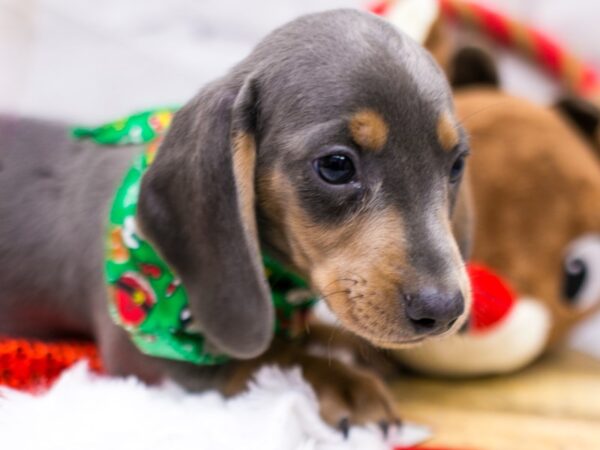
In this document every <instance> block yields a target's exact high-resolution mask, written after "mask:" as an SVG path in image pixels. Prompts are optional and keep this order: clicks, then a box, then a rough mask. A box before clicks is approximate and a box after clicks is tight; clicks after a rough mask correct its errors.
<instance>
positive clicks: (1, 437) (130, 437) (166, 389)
mask: <svg viewBox="0 0 600 450" xmlns="http://www.w3.org/2000/svg"><path fill="white" fill-rule="evenodd" d="M427 436H428V431H427V430H426V429H425V428H423V427H419V426H415V425H405V426H404V427H402V429H401V430H394V432H393V433H392V436H391V437H390V438H388V440H387V442H386V441H384V439H383V436H382V434H381V432H380V430H379V429H378V428H377V427H375V426H373V427H365V428H353V429H352V430H351V431H350V435H349V437H348V439H344V438H343V437H342V435H341V434H340V433H338V432H337V431H335V430H333V429H332V428H330V427H328V426H327V425H326V424H325V423H324V422H323V421H322V420H321V419H320V417H319V414H318V405H317V401H316V398H315V395H314V393H313V391H312V389H311V388H310V386H309V385H308V384H306V382H305V381H304V380H303V379H302V376H301V374H300V371H299V369H294V370H290V371H282V370H280V369H278V368H275V367H263V368H262V369H260V370H259V371H258V372H257V374H256V376H255V379H254V382H253V383H252V385H251V387H250V389H249V391H248V392H247V393H245V394H242V395H240V396H237V397H235V398H232V399H224V398H223V397H222V396H221V395H219V394H218V393H216V392H207V393H203V394H189V393H186V392H184V391H182V390H181V389H180V388H178V387H177V386H175V385H172V384H165V385H163V386H161V387H148V386H145V385H144V384H142V383H140V382H139V381H137V380H136V379H134V378H127V379H111V378H107V377H102V376H97V375H94V374H91V373H90V372H89V371H88V370H87V365H86V364H84V363H80V364H78V365H76V366H74V367H73V368H71V369H70V370H68V371H66V372H65V373H64V374H63V375H62V377H61V378H60V379H59V380H58V382H57V383H56V384H55V385H54V386H53V388H52V389H51V390H50V391H48V392H47V393H45V394H43V395H38V396H32V395H30V394H25V393H22V392H18V391H13V390H9V389H7V388H0V448H3V449H15V450H16V449H19V450H40V449H44V450H71V449H72V450H120V449H123V450H125V449H126V450H165V449H168V450H191V449H194V450H221V449H226V450H252V449H256V450H285V449H298V450H342V449H361V450H369V449H374V450H375V449H376V450H388V449H392V448H393V447H394V445H412V444H414V443H417V442H419V441H421V440H423V439H424V438H426V437H427Z"/></svg>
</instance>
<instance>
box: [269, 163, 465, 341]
mask: <svg viewBox="0 0 600 450" xmlns="http://www.w3.org/2000/svg"><path fill="white" fill-rule="evenodd" d="M258 191H259V199H260V202H261V207H262V208H263V210H264V212H265V214H267V215H268V217H269V219H270V221H273V223H276V224H277V226H276V227H275V228H276V229H277V230H280V231H281V230H284V233H285V234H279V235H277V236H271V238H272V239H273V240H274V241H275V242H279V243H281V245H285V246H286V248H288V249H289V255H290V257H291V259H292V263H293V265H294V266H295V268H296V269H297V270H298V271H299V272H300V273H302V274H303V275H305V276H306V277H307V278H308V279H310V281H311V283H312V286H313V288H314V289H315V290H317V291H318V292H320V293H321V294H322V295H323V296H324V298H325V300H326V301H327V303H328V304H329V306H330V307H331V309H332V310H333V311H334V312H335V314H336V316H337V317H338V318H339V319H340V320H341V321H342V322H343V323H344V326H345V327H346V328H348V329H350V330H352V331H354V332H355V333H357V334H359V335H360V336H362V337H364V338H367V339H369V340H371V341H372V342H374V343H376V344H377V345H379V346H382V347H397V346H398V344H396V343H394V341H407V340H410V339H412V338H415V337H414V336H413V335H412V333H411V332H410V331H409V330H410V329H411V327H410V326H408V324H407V323H405V320H406V319H405V318H404V315H403V311H402V308H403V302H402V301H401V300H400V297H399V296H400V292H401V289H402V284H403V281H404V282H406V281H407V280H409V279H410V277H412V276H416V274H414V273H412V271H411V268H410V267H407V264H406V259H405V253H404V250H405V242H404V238H403V230H404V223H403V219H402V216H401V214H400V213H399V212H398V211H396V210H394V209H391V208H390V209H387V210H382V211H381V210H377V209H376V208H373V207H371V206H369V205H367V206H365V207H364V208H363V211H361V212H359V213H358V214H357V216H355V217H353V218H352V220H350V221H348V222H347V223H343V224H338V225H336V226H330V227H326V226H322V225H317V224H315V223H313V222H312V221H311V220H310V218H309V217H308V216H307V214H306V213H305V212H304V210H303V209H302V208H301V206H300V205H299V203H298V200H297V198H296V195H295V193H294V191H293V189H292V187H291V186H290V184H289V183H288V182H287V179H286V178H285V175H284V174H283V173H281V172H278V171H275V172H273V173H271V174H269V175H267V176H264V177H262V178H261V179H260V180H259V187H258ZM444 220H445V222H446V223H447V227H448V230H447V231H448V237H449V238H450V236H451V233H452V231H451V230H450V223H449V221H448V219H447V218H445V219H444ZM454 245H455V244H454ZM452 251H453V252H454V253H455V257H456V258H457V265H456V267H458V268H459V270H462V269H461V268H462V266H463V264H462V262H461V261H460V260H459V259H460V254H459V251H458V248H457V247H456V246H455V247H454V248H453V249H452ZM463 272H464V271H463ZM459 277H461V280H462V281H461V289H463V293H464V295H465V301H466V302H467V305H468V304H469V302H470V293H469V286H468V281H467V278H466V275H465V274H464V273H462V274H459ZM359 299H360V301H358V300H359ZM459 322H460V321H459ZM457 326H460V323H458V324H457ZM455 328H456V327H455ZM455 328H453V330H452V331H454V330H455ZM415 339H417V340H418V339H420V338H415ZM402 345H404V344H402Z"/></svg>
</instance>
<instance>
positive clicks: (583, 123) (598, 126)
mask: <svg viewBox="0 0 600 450" xmlns="http://www.w3.org/2000/svg"><path fill="white" fill-rule="evenodd" d="M556 108H557V109H558V111H559V112H560V113H561V114H562V115H563V116H564V117H566V118H567V119H568V120H569V121H570V122H571V123H572V124H573V125H575V126H576V127H577V128H578V129H579V130H580V131H581V132H582V133H583V135H584V136H585V137H586V138H587V139H588V140H589V141H591V142H592V144H593V145H594V146H595V148H596V150H599V151H600V108H598V106H596V105H594V104H593V103H591V102H589V101H587V100H584V99H582V98H578V97H574V96H570V97H565V98H563V99H560V100H559V101H558V102H557V103H556Z"/></svg>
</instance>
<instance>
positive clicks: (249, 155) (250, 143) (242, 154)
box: [233, 133, 258, 239]
mask: <svg viewBox="0 0 600 450" xmlns="http://www.w3.org/2000/svg"><path fill="white" fill-rule="evenodd" d="M255 166H256V144H255V142H254V137H253V136H251V135H250V134H248V133H238V134H236V135H235V136H234V138H233V173H234V175H235V180H236V186H237V190H238V201H239V203H240V211H241V214H242V219H243V221H244V225H245V227H246V231H247V232H248V233H249V234H250V235H251V236H254V237H255V238H256V239H257V238H258V235H257V231H256V218H255V214H254V209H255V205H254V169H255Z"/></svg>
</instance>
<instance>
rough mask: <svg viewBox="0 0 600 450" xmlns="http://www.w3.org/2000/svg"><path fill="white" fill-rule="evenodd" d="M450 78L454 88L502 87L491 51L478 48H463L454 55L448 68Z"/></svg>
mask: <svg viewBox="0 0 600 450" xmlns="http://www.w3.org/2000/svg"><path fill="white" fill-rule="evenodd" d="M448 77H449V79H450V84H451V85H452V87H454V88H461V87H467V86H472V85H479V86H482V85H483V86H486V85H487V86H491V87H498V86H499V85H500V80H499V76H498V69H497V67H496V63H495V61H494V58H493V56H492V55H491V53H490V52H489V51H487V50H485V49H483V48H482V47H476V46H467V47H463V48H461V49H460V50H458V51H457V52H456V53H455V54H454V56H453V57H452V58H451V61H450V64H449V67H448Z"/></svg>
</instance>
